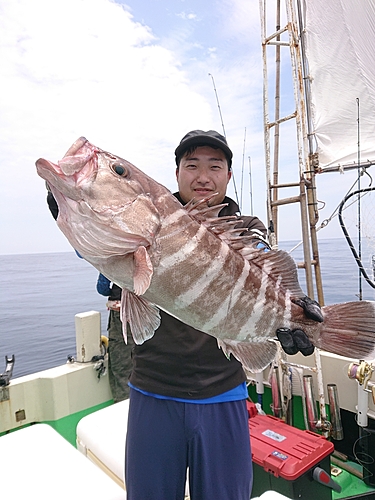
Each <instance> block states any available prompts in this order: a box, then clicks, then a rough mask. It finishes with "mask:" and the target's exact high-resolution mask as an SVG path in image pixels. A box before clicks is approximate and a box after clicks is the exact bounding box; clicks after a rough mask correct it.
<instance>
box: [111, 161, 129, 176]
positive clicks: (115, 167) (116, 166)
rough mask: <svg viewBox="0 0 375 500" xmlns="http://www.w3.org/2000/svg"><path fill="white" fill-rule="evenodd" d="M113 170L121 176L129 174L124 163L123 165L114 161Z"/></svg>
mask: <svg viewBox="0 0 375 500" xmlns="http://www.w3.org/2000/svg"><path fill="white" fill-rule="evenodd" d="M112 170H113V171H114V172H115V173H116V174H117V175H120V176H121V177H126V176H127V175H128V171H127V169H126V167H124V165H121V163H114V164H113V165H112Z"/></svg>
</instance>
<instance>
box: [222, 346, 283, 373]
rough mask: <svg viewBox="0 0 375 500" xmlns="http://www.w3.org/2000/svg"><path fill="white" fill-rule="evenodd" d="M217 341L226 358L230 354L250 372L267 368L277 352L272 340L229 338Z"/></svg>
mask: <svg viewBox="0 0 375 500" xmlns="http://www.w3.org/2000/svg"><path fill="white" fill-rule="evenodd" d="M217 343H218V346H219V347H220V348H221V349H222V350H223V352H224V354H225V355H226V356H227V358H229V356H230V355H231V354H232V355H233V356H234V357H235V358H236V359H237V360H238V361H239V362H240V363H241V364H242V366H243V367H244V368H245V369H246V370H249V371H250V372H252V373H257V372H261V371H262V370H264V369H265V368H267V366H268V365H269V364H270V363H271V362H272V361H273V360H274V359H275V356H276V353H277V345H276V343H275V342H273V341H272V340H264V341H262V342H252V341H246V342H238V341H235V340H231V339H223V340H222V339H218V341H217Z"/></svg>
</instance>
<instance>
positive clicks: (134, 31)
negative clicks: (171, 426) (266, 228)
mask: <svg viewBox="0 0 375 500" xmlns="http://www.w3.org/2000/svg"><path fill="white" fill-rule="evenodd" d="M119 1H120V0H119ZM132 1H133V0H129V3H130V4H131V3H132ZM142 1H143V3H145V4H146V3H147V1H148V0H142ZM149 1H150V2H152V1H153V0H149ZM165 3H166V4H168V9H166V12H167V13H168V15H166V16H165V19H164V18H163V17H162V16H161V17H160V16H159V18H158V21H159V24H158V37H157V36H156V35H155V33H154V31H153V26H152V23H151V22H149V23H148V24H149V26H147V25H145V24H143V23H141V22H138V20H137V19H135V17H133V14H132V12H134V11H135V10H136V8H135V7H136V5H137V4H136V3H134V5H133V6H134V8H133V10H131V9H130V7H128V6H126V5H124V6H122V5H120V4H119V3H115V2H114V1H111V0H33V2H30V1H29V0H2V1H1V4H0V32H1V37H0V59H1V64H0V83H1V97H0V161H1V174H2V182H1V183H0V200H1V201H0V203H1V206H0V220H1V226H2V239H1V242H0V253H30V252H49V251H59V250H66V249H68V248H69V246H68V244H67V242H66V241H65V239H64V238H63V236H62V235H61V234H60V233H59V231H58V229H57V228H55V226H54V222H53V220H52V218H51V216H50V214H49V213H48V210H47V208H46V204H45V194H46V193H45V188H44V183H43V181H42V179H40V178H39V177H38V176H37V174H36V170H35V166H34V163H35V161H36V159H37V158H39V157H45V158H47V159H49V160H52V161H57V160H58V159H60V158H61V157H62V156H63V154H64V153H65V151H66V150H67V149H68V148H69V147H70V145H71V144H72V143H73V142H74V141H75V140H76V139H77V138H78V137H79V136H81V135H85V136H86V137H87V138H88V139H89V140H90V142H92V143H94V144H96V145H97V146H99V147H101V148H103V149H106V150H108V151H111V152H112V153H114V154H117V155H119V156H122V157H124V158H126V159H127V160H129V161H131V162H132V163H134V164H135V165H137V166H138V167H139V168H141V169H143V170H144V171H145V172H146V173H148V174H149V175H151V176H152V177H154V178H155V179H156V180H158V181H159V182H161V183H163V184H165V185H166V186H167V187H168V188H170V189H172V190H173V189H174V188H175V187H176V186H175V181H174V158H173V151H174V149H175V147H176V145H177V143H178V142H179V140H180V138H181V137H182V136H183V135H184V134H185V133H186V132H187V131H189V130H192V129H195V128H201V129H206V130H207V129H210V128H216V129H217V130H219V131H221V130H222V128H221V127H222V126H221V118H220V114H219V110H218V103H217V101H216V95H215V93H214V89H213V85H212V80H211V78H210V76H209V74H212V75H213V76H214V78H215V84H216V88H217V95H218V97H219V103H220V110H221V112H222V116H223V120H224V125H225V130H226V133H227V138H228V141H229V144H230V146H231V148H232V150H233V152H234V157H235V164H234V166H235V175H236V183H237V188H238V187H239V184H240V177H241V165H242V162H243V147H244V131H245V127H246V131H247V132H246V153H245V157H244V158H245V168H246V169H247V162H248V156H251V164H252V169H253V172H252V178H253V197H254V206H255V207H256V212H257V214H259V215H260V217H261V218H262V219H264V220H265V173H264V154H263V130H262V124H263V118H262V68H261V57H260V32H259V12H258V8H259V7H258V2H257V1H256V0H251V1H250V2H243V1H242V0H223V1H222V2H211V1H210V0H209V1H208V2H197V3H196V5H194V8H192V9H191V10H190V11H188V10H187V9H186V10H185V11H184V16H180V17H178V16H177V14H181V9H180V7H181V6H179V5H177V6H176V4H175V3H173V2H169V3H168V2H165ZM173 9H174V10H173ZM176 9H178V10H177V11H176ZM160 19H161V20H162V21H165V22H164V24H165V25H163V23H162V22H161V21H160ZM161 32H162V35H160V33H161ZM247 177H248V174H245V178H247ZM229 194H230V195H232V196H234V189H233V186H232V187H231V188H230V191H229ZM288 226H291V225H290V224H289V225H288Z"/></svg>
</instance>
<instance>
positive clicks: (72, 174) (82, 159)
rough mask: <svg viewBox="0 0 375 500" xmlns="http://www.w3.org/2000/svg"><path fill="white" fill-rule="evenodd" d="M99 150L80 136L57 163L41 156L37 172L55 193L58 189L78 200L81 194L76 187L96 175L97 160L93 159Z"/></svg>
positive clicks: (37, 164) (37, 163) (37, 162)
mask: <svg viewBox="0 0 375 500" xmlns="http://www.w3.org/2000/svg"><path fill="white" fill-rule="evenodd" d="M98 151H99V150H98V149H97V148H96V147H95V146H93V145H92V144H90V143H89V142H88V140H87V139H86V138H85V137H80V138H79V139H78V140H77V141H75V142H74V144H73V145H72V146H71V147H70V148H69V149H68V151H67V152H66V153H65V155H64V156H63V158H62V159H61V160H60V161H58V162H57V164H56V163H53V162H51V161H49V160H45V159H44V158H39V159H38V160H37V161H36V163H35V165H36V169H37V173H38V175H39V176H40V177H42V179H44V180H45V181H46V182H47V184H48V186H49V187H50V188H51V191H52V192H53V194H55V191H56V190H57V191H59V192H60V193H61V194H62V195H65V196H66V197H68V198H71V199H72V200H74V201H78V200H80V196H79V195H78V192H79V191H77V189H76V188H77V187H78V186H79V185H80V183H82V182H83V181H84V180H86V179H88V178H89V177H92V176H93V175H95V171H96V170H97V167H96V162H95V161H92V160H93V159H94V158H95V156H96V153H97V152H98ZM53 188H55V189H53Z"/></svg>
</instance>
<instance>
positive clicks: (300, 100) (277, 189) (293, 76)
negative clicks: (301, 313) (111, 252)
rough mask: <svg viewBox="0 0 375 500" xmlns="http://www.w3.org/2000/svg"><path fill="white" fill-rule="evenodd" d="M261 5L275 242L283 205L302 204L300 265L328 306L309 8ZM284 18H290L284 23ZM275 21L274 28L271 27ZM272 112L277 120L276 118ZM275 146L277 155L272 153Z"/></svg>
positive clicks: (263, 0) (279, 2)
mask: <svg viewBox="0 0 375 500" xmlns="http://www.w3.org/2000/svg"><path fill="white" fill-rule="evenodd" d="M259 5H260V17H261V33H262V58H263V116H264V141H265V162H266V180H267V217H268V227H269V238H270V242H271V245H272V246H273V247H275V248H277V246H278V241H279V224H278V218H279V207H281V206H282V205H288V204H293V203H298V204H299V210H300V219H301V236H302V244H303V262H301V263H298V267H300V268H303V269H304V270H305V275H306V287H307V294H308V295H309V296H310V297H311V298H315V289H314V288H316V295H317V300H318V301H319V303H320V304H321V305H324V296H323V289H322V279H321V270H320V264H319V251H318V244H317V233H316V225H317V222H318V210H317V199H316V189H315V173H314V161H315V155H314V151H313V141H312V139H311V138H312V135H311V123H310V119H309V79H308V78H309V77H308V66H307V63H306V61H305V58H304V43H303V11H302V7H301V5H300V0H295V1H294V0H259ZM281 7H283V11H282V10H281ZM275 8H276V12H275ZM273 19H274V20H275V21H274V22H273V21H272V20H273ZM281 19H283V20H284V24H283V25H282V21H281ZM272 23H273V28H271V29H270V24H272ZM269 31H270V32H269ZM282 56H285V57H286V61H287V63H288V64H287V66H288V67H289V68H290V73H289V75H288V78H287V80H288V79H289V80H291V85H292V86H293V95H294V110H293V111H292V112H291V113H288V114H285V115H284V116H282V115H281V109H284V108H285V106H283V103H282V101H281V97H282V95H283V94H281V70H283V69H284V67H285V65H286V64H284V59H282ZM271 74H272V78H274V90H273V93H274V105H273V106H272V104H271V103H270V81H269V80H270V79H271V76H270V75H271ZM271 114H272V115H273V118H270V115H271ZM291 122H294V126H295V138H296V142H295V148H296V159H295V164H296V165H295V169H294V179H292V180H288V181H287V182H281V181H280V179H281V177H282V174H283V170H285V169H288V170H290V164H288V165H285V164H283V162H282V161H281V159H280V153H281V148H282V147H288V148H290V147H291V146H290V144H286V145H285V142H284V143H283V136H282V134H283V127H284V126H285V125H286V124H290V123H291ZM289 130H290V127H289ZM272 145H273V155H272V156H271V148H272ZM286 188H288V190H289V191H290V190H293V191H294V194H293V196H284V197H283V196H282V195H281V194H282V191H283V190H284V192H285V190H286ZM314 274H315V287H314V277H313V275H314Z"/></svg>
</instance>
